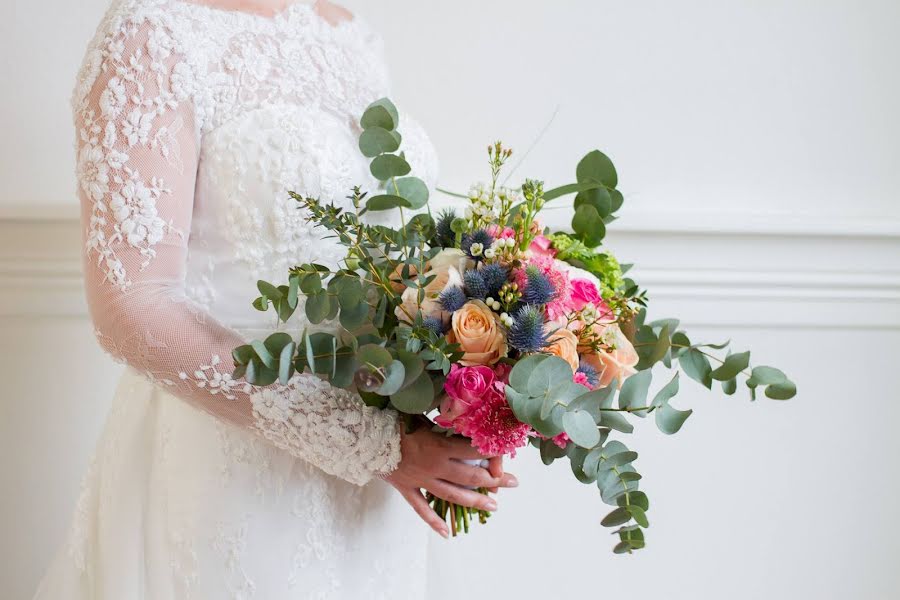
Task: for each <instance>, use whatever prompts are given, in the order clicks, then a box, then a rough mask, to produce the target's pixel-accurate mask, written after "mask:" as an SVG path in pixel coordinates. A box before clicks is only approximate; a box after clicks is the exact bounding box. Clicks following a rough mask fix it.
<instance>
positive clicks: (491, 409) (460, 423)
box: [453, 381, 532, 456]
mask: <svg viewBox="0 0 900 600" xmlns="http://www.w3.org/2000/svg"><path fill="white" fill-rule="evenodd" d="M453 430H454V431H456V432H457V433H458V434H460V435H464V436H466V437H468V438H470V439H471V440H472V446H474V447H475V448H477V449H478V451H479V452H481V453H482V454H484V455H485V456H500V455H503V454H509V455H510V456H515V455H516V449H518V448H521V447H522V446H524V445H525V444H527V443H528V437H529V435H531V433H532V430H531V427H530V426H528V425H526V424H524V423H522V422H520V421H519V420H518V419H517V418H516V416H515V415H514V414H513V411H512V408H510V406H509V403H508V402H507V401H506V393H505V391H504V384H503V383H502V382H501V381H495V382H494V385H493V387H492V388H491V390H490V391H489V392H488V393H487V394H485V395H484V397H482V399H481V401H480V402H479V403H478V404H477V405H473V406H471V407H470V408H469V410H468V411H466V412H465V413H464V414H463V415H462V416H460V417H457V418H456V419H455V420H454V421H453Z"/></svg>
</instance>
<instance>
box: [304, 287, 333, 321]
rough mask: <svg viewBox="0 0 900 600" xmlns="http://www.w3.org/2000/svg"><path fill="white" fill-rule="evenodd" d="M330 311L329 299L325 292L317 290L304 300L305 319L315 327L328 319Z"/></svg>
mask: <svg viewBox="0 0 900 600" xmlns="http://www.w3.org/2000/svg"><path fill="white" fill-rule="evenodd" d="M330 311H331V297H330V296H329V295H328V292H326V291H325V290H319V291H318V292H316V293H315V294H312V295H310V296H307V298H306V318H307V319H309V322H310V323H312V324H314V325H317V324H319V323H321V322H322V321H324V320H325V319H326V317H328V313H329V312H330Z"/></svg>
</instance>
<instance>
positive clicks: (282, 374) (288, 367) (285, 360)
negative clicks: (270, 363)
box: [278, 340, 297, 385]
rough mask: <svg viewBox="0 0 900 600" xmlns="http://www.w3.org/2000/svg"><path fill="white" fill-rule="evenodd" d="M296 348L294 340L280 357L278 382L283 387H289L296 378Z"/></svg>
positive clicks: (285, 347) (284, 348)
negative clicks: (292, 379) (291, 380)
mask: <svg viewBox="0 0 900 600" xmlns="http://www.w3.org/2000/svg"><path fill="white" fill-rule="evenodd" d="M296 347H297V345H296V344H295V343H294V342H293V340H292V341H290V342H288V343H287V344H285V346H284V347H283V348H282V349H281V355H280V356H279V357H278V381H279V382H280V383H281V384H282V385H287V384H288V382H289V381H290V379H291V377H293V376H294V350H295V349H296Z"/></svg>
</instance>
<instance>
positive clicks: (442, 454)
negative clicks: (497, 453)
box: [385, 427, 519, 537]
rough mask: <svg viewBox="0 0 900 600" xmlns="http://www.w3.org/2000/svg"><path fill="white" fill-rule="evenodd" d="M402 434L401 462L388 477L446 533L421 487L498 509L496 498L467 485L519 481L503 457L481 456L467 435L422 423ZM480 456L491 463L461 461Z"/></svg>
mask: <svg viewBox="0 0 900 600" xmlns="http://www.w3.org/2000/svg"><path fill="white" fill-rule="evenodd" d="M400 436H401V443H400V447H401V453H402V459H401V460H400V465H399V466H398V467H397V469H396V470H395V471H394V472H393V473H391V474H390V475H388V476H387V477H386V478H385V479H386V480H387V481H388V482H389V483H390V484H391V485H393V486H394V487H395V488H397V491H398V492H400V494H401V495H402V496H403V497H404V498H405V499H406V501H407V502H409V504H410V506H412V507H413V509H414V510H415V511H416V513H417V514H418V515H419V516H420V517H422V520H423V521H425V522H426V523H427V524H428V525H429V526H430V527H431V528H432V529H434V530H435V531H436V532H437V533H439V534H440V535H442V536H444V537H447V536H448V535H449V534H450V530H449V529H448V527H447V524H446V523H444V521H443V520H442V519H441V518H440V517H439V516H438V514H437V513H436V512H434V510H433V509H432V508H431V506H429V504H428V502H427V501H426V500H425V496H424V495H423V494H422V489H425V490H427V491H429V492H431V493H432V494H434V495H435V496H437V497H438V498H442V499H444V500H446V501H448V502H453V503H454V504H460V505H462V506H470V507H472V508H478V509H481V510H487V511H493V510H496V509H497V502H496V501H495V500H494V499H493V498H491V497H489V496H487V495H486V494H481V493H479V492H476V491H474V490H470V489H466V488H469V487H472V488H479V487H484V488H488V489H491V490H493V491H496V490H497V489H498V488H501V487H505V488H511V487H516V486H517V485H518V484H519V482H518V480H517V479H516V477H515V476H514V475H512V474H511V473H504V472H503V463H502V458H501V457H486V456H482V455H481V454H480V453H479V452H478V451H477V450H476V449H475V448H473V447H472V446H471V444H470V443H469V441H468V440H466V439H463V438H453V437H447V436H445V435H442V434H439V433H435V432H433V431H431V430H430V429H429V428H427V427H420V428H418V429H416V431H414V432H413V433H406V432H405V431H401V433H400ZM478 458H488V459H489V467H488V468H487V469H484V468H481V467H476V466H472V465H467V464H465V463H461V462H459V461H460V460H463V459H478Z"/></svg>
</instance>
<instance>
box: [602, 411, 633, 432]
mask: <svg viewBox="0 0 900 600" xmlns="http://www.w3.org/2000/svg"><path fill="white" fill-rule="evenodd" d="M600 424H601V425H603V426H604V427H609V428H610V429H615V430H616V431H621V432H622V433H631V432H633V431H634V425H632V424H631V423H629V422H628V419H626V418H625V417H624V416H622V413H619V412H612V411H603V414H602V415H601V417H600Z"/></svg>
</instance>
